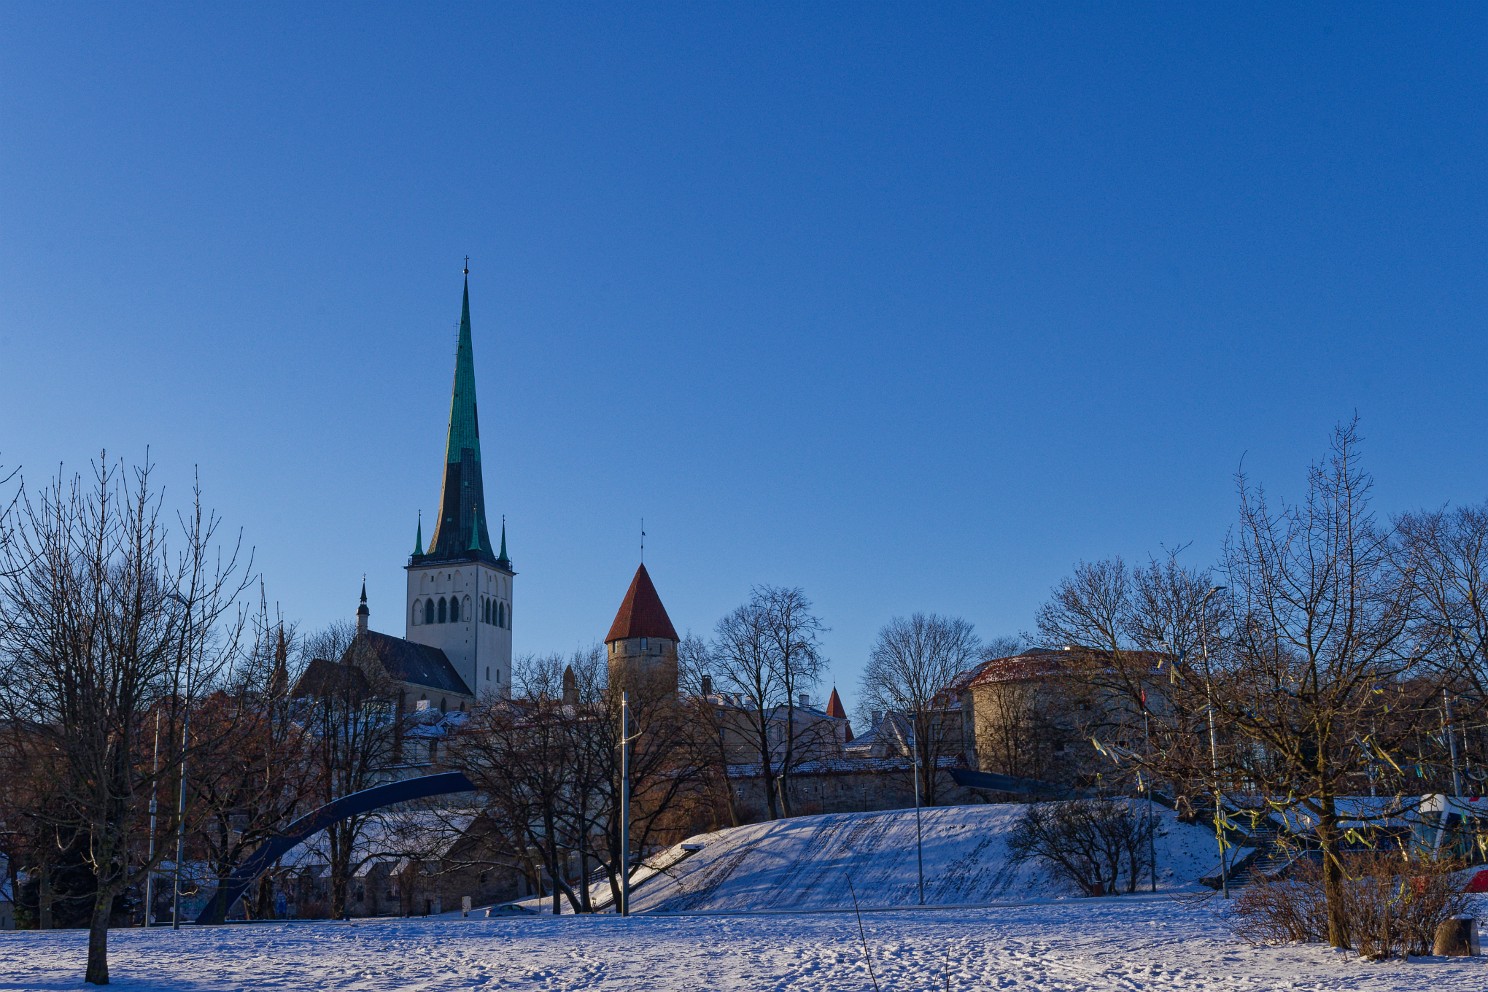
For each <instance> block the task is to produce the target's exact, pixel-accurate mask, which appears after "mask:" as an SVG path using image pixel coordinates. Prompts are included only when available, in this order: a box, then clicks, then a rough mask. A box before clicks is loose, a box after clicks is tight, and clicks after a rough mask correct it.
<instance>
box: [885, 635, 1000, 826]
mask: <svg viewBox="0 0 1488 992" xmlns="http://www.w3.org/2000/svg"><path fill="white" fill-rule="evenodd" d="M980 648H981V643H980V641H978V640H977V636H976V634H975V633H974V632H973V631H972V626H971V624H969V623H967V622H966V621H965V620H962V619H961V618H960V617H943V616H940V615H939V614H935V613H929V614H926V613H916V614H914V615H912V616H909V617H895V618H894V619H892V620H890V621H889V622H888V623H887V624H885V625H884V627H883V629H882V630H880V631H879V632H878V639H877V640H876V641H875V642H874V644H873V648H872V650H871V651H870V652H869V655H868V665H867V667H865V668H864V669H863V677H862V686H861V689H860V695H861V698H862V699H863V700H864V701H865V703H866V705H869V706H871V707H873V708H874V709H878V710H883V711H884V712H889V713H898V714H901V715H902V716H903V717H904V718H905V719H907V720H908V721H909V725H910V728H911V735H912V739H911V740H910V742H909V743H910V745H911V747H912V748H913V751H914V754H913V756H912V757H913V760H914V761H915V762H916V763H917V764H918V765H919V767H920V768H921V769H922V778H921V781H922V782H923V783H924V802H925V804H926V805H927V806H934V805H935V804H936V801H937V798H938V795H939V788H938V783H937V778H938V774H937V773H938V771H939V768H940V763H941V761H940V759H941V758H943V757H947V756H951V755H956V754H960V753H961V751H962V750H963V742H962V740H961V724H960V716H959V714H957V715H955V716H954V717H952V716H950V715H949V710H950V705H951V702H952V700H951V698H950V696H949V693H948V690H949V688H950V686H951V683H952V682H954V681H955V680H956V676H958V675H960V674H961V673H963V672H965V671H966V670H967V669H968V668H970V667H971V665H972V664H973V662H975V661H976V659H977V657H978V655H979V651H980Z"/></svg>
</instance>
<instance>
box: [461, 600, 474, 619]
mask: <svg viewBox="0 0 1488 992" xmlns="http://www.w3.org/2000/svg"><path fill="white" fill-rule="evenodd" d="M460 615H461V616H463V617H464V618H465V620H466V622H467V623H468V622H469V621H471V620H474V619H475V611H474V610H472V609H471V608H470V597H469V596H466V597H465V609H464V611H463V612H462V613H461V614H460Z"/></svg>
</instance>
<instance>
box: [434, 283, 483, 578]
mask: <svg viewBox="0 0 1488 992" xmlns="http://www.w3.org/2000/svg"><path fill="white" fill-rule="evenodd" d="M469 266H470V260H469V259H466V268H465V288H464V295H463V297H462V299H461V301H460V339H459V343H458V345H457V346H456V348H455V380H454V385H453V386H452V388H451V389H450V419H449V439H448V441H447V442H446V444H445V449H444V486H443V489H442V491H441V492H440V495H439V519H438V521H437V522H436V523H435V524H434V533H433V534H431V535H430V536H429V550H428V553H427V554H426V555H424V557H426V558H436V559H463V560H469V559H470V558H472V557H474V558H476V559H478V560H481V561H487V562H489V561H492V558H491V551H490V548H491V535H490V534H488V533H487V532H486V512H485V511H486V499H485V490H484V486H483V485H482V482H481V454H480V417H479V415H478V411H477V406H476V402H475V349H474V347H473V346H472V344H471V335H470V267H469Z"/></svg>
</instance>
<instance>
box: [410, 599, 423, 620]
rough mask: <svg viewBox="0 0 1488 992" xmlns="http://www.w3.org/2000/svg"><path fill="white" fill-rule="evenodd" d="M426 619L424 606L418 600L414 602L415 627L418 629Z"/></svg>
mask: <svg viewBox="0 0 1488 992" xmlns="http://www.w3.org/2000/svg"><path fill="white" fill-rule="evenodd" d="M423 619H424V606H423V604H422V603H420V602H419V601H418V600H416V599H415V600H414V601H413V625H414V626H415V627H417V626H418V625H419V624H420V623H421V622H422V621H423Z"/></svg>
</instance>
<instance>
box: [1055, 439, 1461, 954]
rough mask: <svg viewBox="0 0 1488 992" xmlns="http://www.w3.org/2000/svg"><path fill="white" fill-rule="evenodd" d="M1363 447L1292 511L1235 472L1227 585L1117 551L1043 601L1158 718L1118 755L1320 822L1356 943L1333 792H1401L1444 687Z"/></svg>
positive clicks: (1352, 448)
mask: <svg viewBox="0 0 1488 992" xmlns="http://www.w3.org/2000/svg"><path fill="white" fill-rule="evenodd" d="M1358 449H1359V437H1358V432H1357V425H1356V424H1355V423H1350V424H1345V425H1343V426H1340V427H1339V428H1337V429H1336V430H1335V432H1334V434H1333V437H1332V445H1331V451H1330V454H1329V457H1328V459H1327V460H1326V461H1325V462H1323V463H1321V464H1317V465H1314V466H1312V467H1311V469H1310V470H1309V473H1308V487H1307V493H1306V496H1305V498H1304V499H1303V500H1302V501H1301V502H1300V503H1297V504H1295V505H1282V506H1280V507H1274V506H1273V504H1272V503H1271V502H1270V501H1269V500H1268V499H1267V497H1266V495H1265V493H1264V492H1263V491H1262V490H1261V489H1260V488H1259V487H1258V486H1255V485H1253V484H1252V483H1251V482H1250V481H1249V480H1248V479H1246V478H1245V477H1244V476H1241V477H1240V479H1239V494H1240V514H1239V523H1238V525H1237V526H1236V528H1235V530H1234V531H1233V532H1232V533H1231V535H1230V537H1229V539H1228V540H1227V541H1226V542H1225V545H1224V553H1223V556H1222V558H1221V561H1220V564H1219V567H1218V569H1217V570H1216V571H1217V575H1218V577H1219V579H1220V583H1221V584H1216V583H1215V582H1214V581H1213V579H1211V577H1210V575H1209V573H1206V572H1203V571H1196V570H1190V569H1185V568H1183V567H1181V566H1179V565H1178V564H1177V562H1176V559H1175V556H1171V555H1170V556H1168V557H1167V558H1166V559H1160V560H1155V561H1154V562H1153V563H1151V564H1150V565H1149V566H1148V567H1147V568H1145V569H1139V570H1137V571H1136V572H1131V571H1129V570H1128V569H1127V568H1126V567H1125V565H1124V564H1123V563H1121V562H1120V561H1119V560H1113V561H1109V562H1103V563H1097V564H1095V565H1081V566H1080V567H1079V568H1077V569H1076V573H1075V576H1074V577H1073V578H1072V579H1070V580H1067V581H1066V582H1064V583H1061V585H1060V586H1059V587H1058V588H1056V590H1055V595H1054V598H1053V599H1052V600H1051V602H1050V603H1049V604H1048V605H1046V606H1045V607H1044V609H1043V610H1042V611H1041V613H1040V627H1041V629H1043V630H1044V631H1045V633H1046V635H1056V636H1062V637H1064V638H1067V639H1068V640H1069V641H1070V642H1072V643H1084V644H1095V645H1097V646H1099V647H1102V648H1104V649H1106V650H1105V651H1104V652H1103V654H1102V658H1103V661H1102V663H1101V664H1099V665H1097V666H1092V668H1091V670H1090V671H1089V672H1087V677H1089V678H1091V679H1093V680H1098V681H1099V682H1100V684H1101V685H1102V686H1103V687H1104V688H1106V689H1108V690H1110V691H1111V692H1113V693H1118V694H1122V695H1124V696H1125V698H1126V699H1127V700H1128V702H1130V703H1132V704H1134V705H1133V706H1132V707H1131V708H1130V709H1129V710H1128V712H1138V713H1141V714H1143V715H1144V716H1146V715H1151V716H1152V717H1153V720H1152V724H1153V726H1154V728H1156V729H1157V730H1158V731H1159V733H1160V734H1161V735H1162V737H1163V742H1162V743H1161V744H1159V745H1158V746H1156V747H1154V748H1153V749H1152V750H1150V751H1145V752H1144V751H1142V750H1138V749H1137V748H1134V747H1131V746H1129V745H1128V746H1126V747H1125V748H1122V749H1120V750H1119V751H1118V750H1117V749H1108V753H1112V754H1117V755H1118V756H1119V757H1121V758H1123V759H1124V760H1125V761H1127V762H1129V763H1132V764H1137V765H1143V764H1145V765H1147V766H1148V767H1149V768H1150V769H1152V770H1154V771H1156V772H1157V773H1158V774H1166V775H1167V777H1169V778H1170V779H1172V780H1174V781H1180V782H1181V781H1198V782H1201V783H1203V786H1204V788H1205V789H1206V790H1207V791H1212V792H1213V793H1214V794H1216V795H1218V794H1220V793H1221V792H1223V793H1228V794H1229V795H1230V796H1231V798H1232V800H1236V801H1244V796H1243V795H1242V793H1248V794H1249V795H1250V796H1251V797H1252V801H1253V802H1254V803H1255V804H1256V805H1257V809H1258V810H1259V811H1260V812H1270V811H1277V812H1281V813H1286V814H1290V815H1293V816H1296V817H1298V818H1300V819H1303V820H1305V821H1306V822H1309V823H1311V824H1312V830H1311V833H1312V836H1313V837H1314V838H1315V843H1316V845H1317V847H1318V849H1319V850H1320V852H1321V855H1322V871H1323V883H1324V884H1323V891H1324V895H1325V898H1326V900H1327V906H1328V934H1327V936H1328V941H1329V943H1331V944H1333V945H1334V946H1337V947H1346V946H1349V942H1350V934H1349V921H1348V919H1347V914H1346V912H1345V910H1344V906H1345V904H1344V901H1343V898H1342V886H1343V882H1344V875H1345V865H1344V862H1343V860H1342V858H1341V852H1342V849H1343V846H1344V829H1343V827H1342V825H1341V819H1342V818H1341V816H1340V812H1339V803H1338V800H1339V798H1340V796H1343V795H1347V794H1348V793H1350V792H1354V791H1357V788H1358V785H1359V783H1360V782H1362V781H1363V780H1364V779H1365V776H1366V774H1368V775H1369V776H1370V781H1371V782H1373V783H1374V784H1375V786H1376V787H1377V788H1379V789H1384V790H1388V789H1390V788H1392V787H1393V788H1394V789H1396V790H1397V797H1398V798H1399V799H1401V800H1402V801H1403V797H1404V793H1405V791H1406V790H1407V789H1408V788H1409V785H1408V783H1407V782H1406V781H1405V776H1404V773H1403V770H1402V766H1404V765H1405V761H1404V760H1402V758H1403V754H1404V750H1405V748H1407V747H1409V746H1410V745H1411V744H1412V743H1414V742H1416V741H1417V740H1418V739H1419V732H1420V726H1419V721H1418V720H1417V719H1416V718H1415V716H1414V715H1413V714H1418V713H1419V712H1421V709H1422V704H1423V703H1425V702H1427V701H1429V700H1430V699H1432V698H1434V696H1435V694H1436V693H1437V692H1438V691H1439V683H1438V682H1436V681H1434V679H1435V678H1436V677H1437V673H1438V671H1439V666H1433V665H1431V664H1428V663H1427V662H1426V661H1425V660H1423V659H1424V655H1423V652H1422V647H1423V642H1422V641H1421V640H1420V639H1417V638H1413V636H1412V629H1411V623H1410V621H1411V618H1412V615H1413V614H1412V608H1411V607H1412V602H1413V596H1414V595H1415V593H1414V589H1415V583H1414V581H1413V578H1412V575H1411V573H1410V572H1409V571H1408V570H1406V569H1403V568H1402V567H1400V562H1401V561H1402V558H1401V556H1399V555H1398V554H1396V553H1395V550H1394V545H1393V544H1392V539H1393V537H1394V533H1393V528H1392V527H1390V526H1388V525H1384V524H1381V523H1380V522H1379V521H1378V520H1376V518H1375V517H1374V516H1373V515H1372V513H1371V512H1370V509H1369V493H1370V487H1371V480H1370V478H1369V476H1368V475H1367V474H1366V473H1364V472H1363V471H1361V469H1360V467H1359V465H1358ZM1221 589H1224V590H1225V591H1224V593H1223V594H1218V593H1219V591H1220V590H1221ZM1154 658H1155V659H1156V660H1157V664H1156V665H1154V664H1153V659H1154ZM1164 664H1166V676H1167V677H1166V678H1163V679H1161V682H1160V685H1161V698H1160V702H1159V704H1158V705H1157V706H1149V703H1150V701H1151V700H1150V698H1149V696H1148V690H1149V688H1156V687H1157V685H1158V684H1159V683H1156V682H1155V680H1154V679H1153V675H1154V669H1155V668H1157V667H1161V666H1163V665H1164ZM1206 724H1207V727H1206V726H1205V725H1206ZM1205 729H1207V730H1208V733H1204V730H1205ZM1200 741H1202V742H1203V743H1202V744H1200V743H1199V742H1200ZM1392 778H1393V781H1390V779H1392ZM1218 806H1219V804H1218V803H1216V807H1218ZM1215 815H1216V817H1219V818H1222V817H1223V815H1224V813H1223V810H1221V809H1219V808H1216V810H1215ZM1359 815H1360V814H1359V813H1358V812H1357V811H1355V812H1354V813H1351V818H1359ZM1364 818H1365V819H1367V818H1368V817H1367V816H1365V817H1364Z"/></svg>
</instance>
